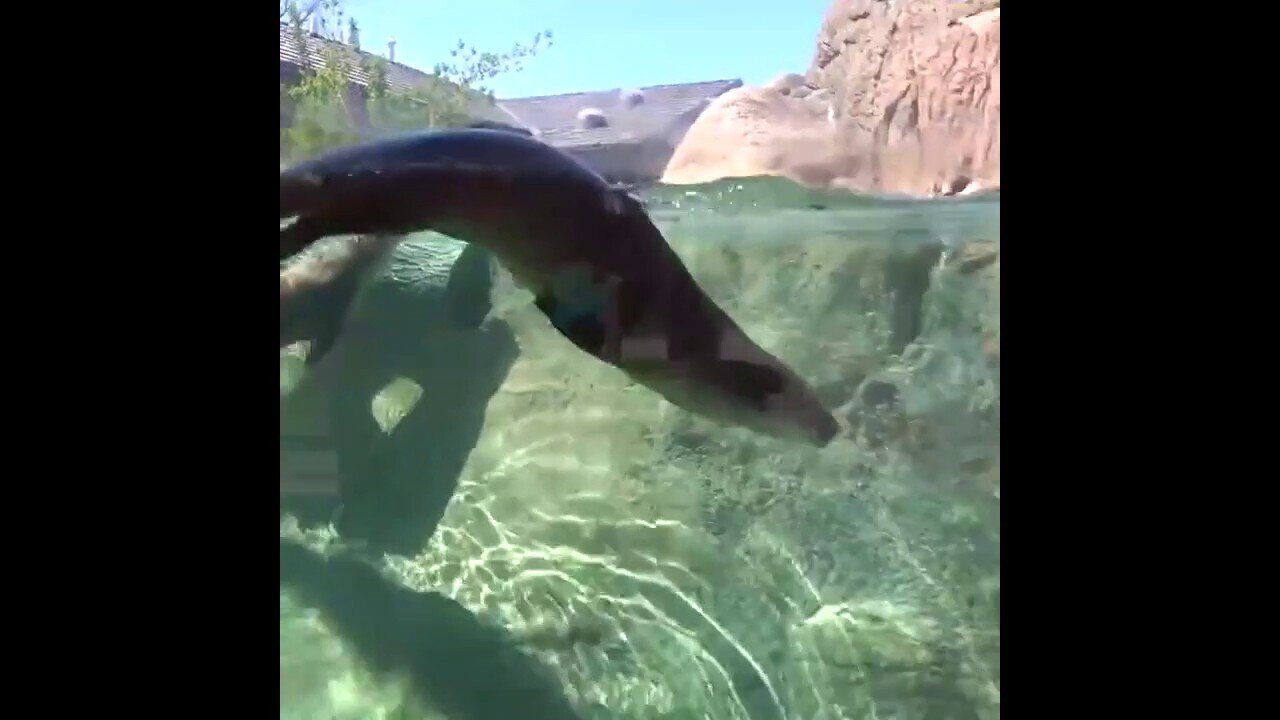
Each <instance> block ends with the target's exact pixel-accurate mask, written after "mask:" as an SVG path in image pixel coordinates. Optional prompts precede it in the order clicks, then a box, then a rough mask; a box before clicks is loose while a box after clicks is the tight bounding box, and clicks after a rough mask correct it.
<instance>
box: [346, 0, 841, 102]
mask: <svg viewBox="0 0 1280 720" xmlns="http://www.w3.org/2000/svg"><path fill="white" fill-rule="evenodd" d="M830 3H831V0H639V1H637V0H345V1H344V8H345V11H346V14H347V15H349V16H353V17H355V18H356V21H357V22H358V23H359V25H360V40H361V42H360V44H361V46H362V47H363V48H364V49H365V50H369V51H373V52H378V53H379V54H385V53H386V43H387V39H388V38H389V37H390V36H392V35H394V36H395V38H396V40H397V43H396V60H398V61H400V62H403V63H406V64H408V65H412V66H414V67H417V68H421V69H424V70H429V69H430V68H431V67H432V66H433V65H435V63H436V62H438V61H440V60H443V59H445V58H446V57H447V55H448V52H449V50H450V49H451V48H453V47H454V46H455V45H456V44H457V42H458V41H459V40H463V41H465V42H466V43H467V44H469V45H472V46H474V47H476V48H477V49H479V50H482V51H483V50H488V51H494V52H500V51H505V50H508V49H510V48H511V46H512V44H514V43H516V42H522V43H524V42H528V41H529V40H531V39H532V38H533V34H534V33H536V32H539V31H541V30H551V32H552V34H553V36H554V45H553V46H552V47H551V48H549V49H546V50H544V51H542V52H540V53H539V54H538V55H537V56H536V57H534V58H532V59H530V60H529V61H528V62H527V63H526V67H525V69H524V70H523V71H521V72H519V73H513V74H509V75H504V76H502V77H499V78H497V79H496V80H494V81H493V82H492V83H490V89H492V90H493V91H494V92H495V93H497V95H498V97H524V96H529V95H550V94H556V93H565V92H575V91H581V90H607V89H610V88H615V87H638V86H644V85H660V84H664V83H679V82H697V81H701V80H718V79H722V78H735V77H737V78H742V80H743V81H744V82H746V83H748V84H753V83H762V82H765V81H767V80H769V79H770V78H772V77H774V76H775V75H778V74H780V73H784V72H799V73H803V72H804V71H805V70H806V69H807V68H808V66H809V63H811V62H812V61H813V54H814V48H815V43H816V40H817V33H818V27H819V26H820V25H821V23H822V17H823V15H824V14H825V12H826V10H827V7H828V6H829V5H830Z"/></svg>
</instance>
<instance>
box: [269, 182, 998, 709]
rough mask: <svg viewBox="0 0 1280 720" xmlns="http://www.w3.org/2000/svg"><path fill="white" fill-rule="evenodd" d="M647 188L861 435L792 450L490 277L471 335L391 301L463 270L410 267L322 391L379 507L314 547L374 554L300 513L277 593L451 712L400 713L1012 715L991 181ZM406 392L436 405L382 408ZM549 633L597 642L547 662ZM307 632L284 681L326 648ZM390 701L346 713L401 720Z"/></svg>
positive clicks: (430, 298) (669, 231) (432, 307)
mask: <svg viewBox="0 0 1280 720" xmlns="http://www.w3.org/2000/svg"><path fill="white" fill-rule="evenodd" d="M642 197H643V198H644V199H645V200H646V202H647V204H648V206H649V208H650V211H651V213H652V214H653V216H654V219H655V222H656V223H657V224H658V225H659V226H660V228H661V229H662V231H663V232H664V234H665V235H666V236H667V238H668V239H669V240H670V241H671V243H672V245H673V247H675V248H676V250H677V252H679V253H680V255H681V256H682V258H683V259H684V260H685V261H686V263H687V264H688V266H689V268H690V271H691V272H692V274H693V275H694V276H695V278H697V279H698V280H699V282H700V283H702V284H703V285H704V287H705V288H706V289H707V292H708V293H709V294H710V295H711V296H712V297H713V298H714V299H715V300H716V301H717V302H718V303H721V304H722V305H723V306H724V307H725V309H726V310H727V311H728V312H729V313H730V315H732V316H734V317H735V319H738V320H739V321H740V323H741V324H742V325H743V327H744V329H745V330H747V332H748V334H750V335H752V336H753V337H754V338H756V339H758V340H759V341H760V342H761V344H762V345H763V346H765V347H766V348H768V349H770V350H772V351H775V352H777V353H778V354H779V356H780V357H782V358H783V359H784V360H785V361H786V362H788V363H789V364H791V365H792V366H793V367H794V368H795V369H796V370H797V372H799V373H800V374H801V375H802V376H805V377H806V379H808V380H809V381H810V382H811V383H812V384H813V385H814V387H815V388H817V390H818V392H819V394H820V395H821V396H822V398H823V401H824V403H826V404H827V405H828V407H830V408H831V409H832V410H833V412H835V414H836V415H837V416H838V417H839V418H840V422H841V424H842V426H843V427H844V431H843V433H842V435H841V436H840V437H839V438H837V440H836V441H835V442H834V443H833V444H832V445H831V446H830V447H828V448H825V449H822V450H818V449H811V448H797V447H794V446H791V445H788V444H786V443H783V442H777V441H773V440H771V439H768V438H760V437H756V436H753V435H751V434H749V433H745V432H741V431H737V430H731V429H726V428H722V427H719V426H716V425H714V424H712V423H709V422H705V421H701V420H700V419H698V418H691V417H689V416H688V415H687V414H685V413H681V412H678V411H673V410H672V409H671V408H669V407H665V406H664V405H663V403H662V402H660V401H659V400H657V399H656V398H655V397H654V396H653V394H652V393H648V392H646V391H644V390H643V389H642V388H636V387H634V386H632V385H630V384H629V383H627V382H626V381H625V380H624V379H622V378H620V376H619V374H618V373H617V372H616V371H614V370H613V369H611V368H606V367H602V366H600V364H599V363H595V362H594V361H592V360H591V359H590V358H587V357H585V356H584V355H583V354H581V353H579V352H577V351H576V350H575V349H573V348H571V347H569V346H568V344H567V343H565V342H563V340H562V339H561V338H560V337H559V336H558V335H556V334H555V333H554V331H552V330H550V329H549V328H548V327H547V326H546V322H545V319H544V318H542V317H541V316H539V315H538V314H537V312H536V310H532V309H531V300H530V298H529V297H528V296H527V293H524V294H522V292H521V291H520V290H518V289H515V288H513V287H512V286H511V285H510V283H509V282H507V281H505V280H501V279H500V280H498V281H497V282H495V284H494V286H493V287H492V288H490V287H489V285H487V284H483V283H482V284H480V285H476V287H482V289H483V290H484V291H485V293H484V294H485V295H487V294H488V293H489V291H490V289H491V290H492V297H480V296H479V295H477V294H476V293H475V292H471V293H469V294H467V295H466V297H467V298H470V300H469V302H470V301H476V302H478V303H479V305H477V307H480V306H483V310H484V311H485V312H482V313H476V312H470V311H467V312H464V313H463V315H467V316H471V317H472V318H473V320H474V319H475V318H477V317H480V316H485V319H484V320H483V322H482V323H475V324H477V325H478V327H468V328H461V329H460V328H457V327H452V326H450V325H449V323H450V322H451V321H450V320H449V316H450V313H451V312H452V313H453V315H455V316H456V315H457V313H456V312H454V311H456V308H454V309H453V310H450V309H449V305H448V302H447V297H446V299H445V302H443V303H442V302H441V297H443V296H440V295H438V294H432V293H435V292H436V291H435V290H431V291H430V292H423V293H419V295H418V296H417V298H416V299H412V300H411V302H409V304H408V305H405V302H406V301H405V297H404V296H402V294H399V290H397V287H410V286H415V287H417V286H420V287H427V286H430V287H433V288H438V287H444V284H443V283H441V282H438V281H439V280H440V278H443V277H446V276H447V275H448V272H447V269H446V271H443V272H435V271H429V272H425V273H420V274H419V275H420V277H421V278H427V279H429V280H430V282H418V280H417V279H413V278H416V277H418V276H413V273H412V272H409V274H408V275H404V274H403V273H402V274H401V275H397V276H396V277H393V278H392V279H391V281H390V282H387V283H381V284H380V285H379V286H378V289H376V291H375V292H374V293H373V294H372V295H371V298H370V299H367V300H366V304H367V306H368V307H373V308H376V311H370V313H369V314H368V316H367V317H368V318H375V319H377V318H381V319H377V321H376V322H374V323H373V324H372V325H368V324H367V323H366V326H364V327H363V329H359V328H358V329H357V330H354V331H353V334H352V336H351V337H349V338H347V341H348V345H349V346H353V347H358V348H363V350H362V351H361V354H360V356H359V361H358V362H352V361H350V360H348V361H347V362H348V365H346V367H349V368H356V370H351V371H350V372H349V374H348V377H347V378H346V379H345V380H344V379H339V381H338V387H337V388H336V389H335V388H333V387H330V388H329V390H328V391H327V392H328V393H329V396H328V397H327V399H324V400H323V402H327V403H331V404H332V407H334V408H337V409H338V412H339V414H340V415H341V419H340V422H336V423H335V427H334V432H335V433H336V434H337V435H339V437H336V438H335V441H336V443H337V444H338V445H339V446H340V447H342V446H344V445H345V447H346V448H347V451H346V452H347V453H348V457H351V456H357V457H359V458H361V459H359V460H358V462H351V461H347V462H346V463H345V468H344V472H345V473H346V474H349V475H351V476H352V477H351V478H348V479H347V480H345V481H344V482H347V483H349V487H347V488H346V489H344V490H343V493H344V494H345V496H346V497H347V498H349V499H358V500H359V502H360V503H361V504H362V508H363V509H361V510H360V512H359V513H358V518H359V519H358V522H355V523H354V524H353V523H351V520H352V518H355V517H356V516H355V515H351V516H348V526H347V527H345V528H344V527H343V525H342V524H341V523H339V526H338V528H337V532H336V535H337V537H334V534H335V533H334V529H333V528H326V527H325V523H324V522H319V523H316V524H315V525H314V529H313V531H312V532H319V533H321V534H324V533H328V537H329V539H333V540H338V541H339V542H347V543H350V542H362V543H364V544H365V545H366V549H367V551H369V552H370V553H371V554H372V555H373V556H375V557H370V558H368V559H365V558H364V557H356V556H351V555H342V554H323V553H320V552H318V551H316V550H313V549H310V548H308V547H306V546H304V545H301V544H299V543H297V542H295V541H293V540H291V539H289V537H287V536H288V533H286V532H285V530H284V529H283V528H284V526H283V525H282V537H281V557H280V562H281V585H282V590H286V591H288V592H289V593H291V594H293V595H294V596H296V597H297V599H298V600H299V601H300V602H301V603H302V604H303V605H304V606H306V607H310V608H314V609H317V610H319V611H320V613H321V616H322V617H323V618H324V623H325V626H326V629H327V631H328V632H330V633H331V634H332V635H333V636H335V637H336V638H338V640H339V641H340V642H341V644H342V646H343V648H344V650H345V651H349V653H350V654H351V655H352V656H355V657H356V658H358V660H359V661H360V663H361V664H363V665H365V666H367V667H368V668H369V670H370V671H371V672H373V673H374V674H375V675H377V676H379V677H381V678H407V679H408V681H409V683H410V685H411V686H412V688H413V689H414V691H415V692H416V693H418V694H419V695H420V696H421V697H422V698H423V699H424V702H425V703H426V704H427V705H429V706H433V707H435V708H437V709H439V710H440V711H442V712H443V715H440V714H433V713H432V712H430V711H426V712H424V713H413V712H409V711H408V710H402V711H401V712H400V713H399V714H398V715H396V716H395V717H401V718H406V719H412V720H418V719H420V718H421V719H428V718H429V719H431V720H436V719H437V718H440V717H447V718H452V719H465V720H489V719H490V718H493V719H497V718H504V719H505V718H528V719H529V720H541V719H542V718H548V719H550V718H557V719H559V718H620V719H635V720H642V719H647V718H658V717H661V718H669V719H676V720H684V719H685V718H689V719H690V720H695V719H696V720H707V719H710V720H766V719H767V720H775V719H777V720H791V719H795V720H801V719H803V720H843V718H851V717H898V718H907V719H914V718H920V719H921V720H935V719H938V718H964V719H965V720H968V719H970V718H976V719H977V720H996V719H998V717H999V709H1000V703H999V671H1000V668H999V594H1000V593H999V292H998V291H999V261H998V258H999V242H1000V236H999V194H998V192H997V193H990V194H984V195H979V196H975V197H972V198H964V199H959V198H948V199H940V200H909V199H904V198H887V197H868V196H858V195H852V194H847V193H839V192H834V193H833V192H815V191H809V190H805V189H804V188H801V187H799V186H797V185H794V184H792V183H789V182H786V181H782V180H773V179H759V178H757V179H750V180H733V181H728V180H726V181H721V182H718V183H711V184H708V185H700V186H687V187H655V188H648V189H646V190H645V191H644V192H643V193H642ZM424 237H435V238H438V236H430V235H429V234H427V235H424ZM975 248H976V249H975ZM401 260H402V261H403V262H402V263H401V265H403V267H401V268H400V270H401V271H405V270H408V271H412V269H413V267H415V266H414V263H415V262H417V261H416V260H415V258H414V256H413V253H412V252H410V253H409V254H408V255H405V256H404V257H403V258H401ZM419 260H421V258H419ZM500 275H501V274H500V273H499V276H500ZM405 277H410V278H411V279H410V280H409V281H405V279H404V278H405ZM431 278H434V279H431ZM433 283H434V284H433ZM379 293H381V294H379ZM477 298H478V300H477ZM415 303H416V304H415ZM473 309H474V308H473ZM442 311H443V312H442ZM384 321H386V322H384ZM380 327H381V328H389V329H384V330H381V331H380V330H379V329H378V328H380ZM355 333H365V336H360V335H356V334H355ZM419 334H421V335H422V336H424V337H422V338H421V339H420V340H419V339H418V335H419ZM282 367H283V366H282ZM291 367H294V368H297V367H299V366H297V365H296V364H295V365H293V366H291ZM284 374H287V373H286V372H285V371H284V370H282V384H283V375H284ZM397 377H399V378H404V379H410V380H412V381H413V383H414V384H415V385H416V386H417V387H418V393H417V395H415V396H414V397H412V398H405V397H400V398H399V399H398V400H397V399H395V398H393V399H392V401H391V402H389V403H383V406H391V407H392V410H386V409H385V408H384V409H383V410H379V409H378V408H379V407H380V406H379V405H378V403H376V402H375V403H374V407H373V408H372V410H371V409H370V402H369V401H370V396H371V395H377V394H378V392H379V390H380V389H381V388H382V387H383V386H384V385H385V384H386V383H387V382H389V381H391V380H393V379H395V378H397ZM295 380H296V379H295ZM291 382H292V381H291ZM303 385H305V381H304V383H303ZM283 393H284V390H283V385H282V394H283ZM383 394H384V395H385V392H384V393H383ZM283 407H284V401H283V400H282V408H283ZM371 413H372V414H371ZM379 413H382V414H383V415H388V416H389V417H381V416H379V418H378V422H377V423H376V424H375V423H371V422H370V418H371V417H372V416H375V415H379ZM357 416H359V417H357ZM284 424H285V422H284V419H283V415H282V434H283V433H284V432H285V428H284V427H283V425H284ZM353 428H360V429H359V431H358V432H357V430H355V429H353ZM378 447H382V448H386V447H394V448H396V449H395V450H394V451H393V452H392V451H387V450H385V449H384V450H380V451H378V452H382V453H383V454H384V455H385V457H384V459H382V460H376V459H373V460H371V459H370V458H369V456H368V452H369V450H368V449H369V448H378ZM361 453H364V455H361ZM362 463H363V465H362ZM382 476H386V477H391V476H394V478H393V479H391V480H386V479H385V478H383V479H377V478H381V477H382ZM361 478H363V481H361ZM369 478H374V480H372V481H371V480H370V479H369ZM286 510H287V508H283V507H282V520H283V519H285V515H287V514H288V513H287V512H286ZM389 528H404V529H405V530H404V531H403V532H399V531H397V532H399V535H397V537H396V538H390V535H392V534H395V533H392V532H391V530H390V529H389ZM428 538H430V542H428V541H427V539H428ZM379 562H381V563H382V564H383V567H381V568H379V567H377V565H378V563H379ZM480 616H483V617H485V618H493V621H494V622H492V623H489V622H482V621H480V620H479V619H478V618H479V617H480ZM284 619H285V608H284V606H283V605H282V624H283V622H284ZM548 627H551V628H570V629H572V628H581V627H588V628H591V630H590V633H589V634H590V635H591V636H592V641H591V642H587V643H580V642H576V641H568V642H561V640H563V639H564V637H567V636H571V635H572V634H573V632H572V631H571V630H570V631H564V632H562V633H560V634H558V635H557V634H556V633H551V636H554V638H553V639H554V641H549V642H545V643H542V644H541V645H539V644H538V643H533V644H532V645H531V644H530V643H529V642H528V641H529V639H530V638H537V637H540V635H539V633H540V632H542V630H539V628H542V629H545V628H548ZM531 628H532V629H531ZM543 635H544V636H545V635H546V633H543ZM292 642H295V641H294V640H292V639H291V636H290V637H286V633H285V632H284V631H283V630H282V638H281V643H282V648H281V653H282V678H283V676H284V673H285V670H284V657H285V655H286V654H289V655H290V656H291V657H296V656H297V655H298V654H299V653H305V652H309V650H306V649H305V648H304V647H303V645H302V643H301V641H297V642H298V645H297V647H293V646H290V647H286V645H289V644H290V643H292ZM299 648H302V649H301V650H299ZM357 685H358V683H357ZM360 687H361V688H364V689H360V690H352V691H350V692H352V693H355V694H356V695H359V694H360V693H362V692H368V689H367V687H366V686H363V685H361V686H360ZM288 702H290V700H289V699H287V698H282V715H283V714H284V708H285V705H286V704H287V703H288ZM357 704H359V703H357ZM366 705H367V707H365V709H364V711H361V712H356V713H355V714H352V715H350V717H353V718H354V717H375V716H376V717H383V716H385V712H384V711H385V708H379V707H378V701H377V700H375V699H373V698H369V699H368V700H367V702H366ZM333 714H334V716H335V717H337V716H338V715H339V713H336V712H334V713H333ZM326 717H327V716H326ZM342 717H347V715H342Z"/></svg>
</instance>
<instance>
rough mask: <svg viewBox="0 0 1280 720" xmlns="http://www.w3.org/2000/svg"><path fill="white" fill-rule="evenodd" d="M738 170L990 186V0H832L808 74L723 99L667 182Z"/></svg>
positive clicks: (996, 65) (995, 80)
mask: <svg viewBox="0 0 1280 720" xmlns="http://www.w3.org/2000/svg"><path fill="white" fill-rule="evenodd" d="M743 175H782V176H785V177H790V178H792V179H794V180H797V181H799V182H802V183H805V184H808V185H815V186H841V187H850V188H854V189H864V190H882V191H895V192H908V193H913V194H950V193H953V192H960V191H962V190H964V189H966V188H967V189H974V188H977V187H994V186H998V185H999V183H1000V3H999V0H835V1H834V2H833V3H832V5H831V8H830V10H829V11H828V12H827V16H826V18H825V19H824V20H823V22H822V26H821V29H820V30H819V33H818V47H817V52H816V56H815V58H814V62H813V65H812V67H810V68H809V71H808V73H807V74H806V75H805V76H803V77H800V76H783V77H782V78H780V79H779V80H777V81H775V82H774V83H771V84H770V85H768V86H765V87H759V88H743V89H741V90H738V91H734V92H732V93H727V94H725V95H723V96H721V97H720V98H719V99H718V100H717V101H716V102H715V103H713V104H712V106H711V107H709V108H708V109H707V111H706V112H704V113H703V115H702V116H701V117H700V118H699V119H698V121H697V122H696V123H694V125H693V127H692V128H690V130H689V133H688V134H687V135H686V136H685V139H684V141H683V142H682V144H681V146H680V147H679V148H677V150H676V153H675V155H674V156H673V157H672V159H671V162H670V164H669V165H668V166H667V171H666V174H665V176H664V180H665V181H667V182H673V183H686V182H704V181H707V180H712V179H716V178H720V177H732V176H743Z"/></svg>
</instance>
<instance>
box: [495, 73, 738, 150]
mask: <svg viewBox="0 0 1280 720" xmlns="http://www.w3.org/2000/svg"><path fill="white" fill-rule="evenodd" d="M741 86H742V81H741V80H736V79H734V80H712V81H709V82H698V83H682V84H676V85H651V86H649V87H642V88H636V89H631V90H627V89H613V90H602V91H595V92H581V93H570V94H567V95H543V96H540V97H527V98H515V99H511V100H499V101H498V104H499V105H500V106H501V107H502V109H503V110H505V111H507V112H508V113H510V114H511V115H513V116H515V118H516V119H517V120H518V121H519V122H520V123H521V124H522V125H524V126H525V127H528V128H530V129H532V130H534V131H535V132H537V133H538V135H539V136H540V137H541V138H542V139H543V140H545V141H546V142H548V143H551V144H552V145H557V146H560V147H575V146H584V145H613V144H621V143H634V142H640V141H642V140H645V139H648V138H652V137H655V136H659V135H662V134H664V133H666V132H668V131H669V129H670V128H672V127H673V126H674V125H675V124H676V123H677V121H678V120H679V119H680V118H682V117H684V116H686V115H687V114H689V113H690V112H694V111H696V110H700V109H701V108H703V107H705V106H706V105H707V104H708V103H709V102H710V101H711V100H713V99H715V98H717V97H719V96H720V95H723V94H724V93H726V92H728V91H730V90H733V89H734V88H737V87H741ZM637 92H638V96H639V97H640V98H641V100H640V102H639V103H638V104H634V105H633V104H630V103H628V102H627V101H626V100H627V98H628V96H632V97H634V96H636V94H637ZM585 109H595V110H599V111H600V112H601V113H602V114H603V115H604V117H605V120H606V122H607V126H605V127H598V128H588V127H583V126H582V125H581V123H580V121H579V119H578V115H579V113H580V112H582V111H583V110H585Z"/></svg>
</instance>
